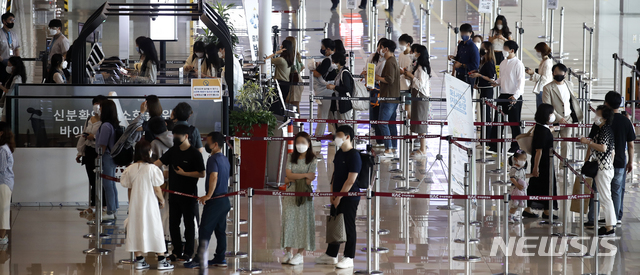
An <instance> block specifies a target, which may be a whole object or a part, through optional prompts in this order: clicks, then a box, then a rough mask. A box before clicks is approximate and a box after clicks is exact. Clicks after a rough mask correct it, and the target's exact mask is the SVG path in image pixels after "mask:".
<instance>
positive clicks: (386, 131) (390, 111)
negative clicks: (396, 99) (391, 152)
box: [378, 102, 398, 149]
mask: <svg viewBox="0 0 640 275" xmlns="http://www.w3.org/2000/svg"><path fill="white" fill-rule="evenodd" d="M397 109H398V103H387V102H381V103H380V114H379V115H378V120H388V121H395V120H396V110H397ZM378 127H380V132H381V134H382V135H383V136H397V135H398V128H397V127H396V125H388V124H378ZM397 147H398V140H395V139H394V140H388V139H385V140H384V148H385V149H395V148H397Z"/></svg>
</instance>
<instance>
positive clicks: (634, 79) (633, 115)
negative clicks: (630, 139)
mask: <svg viewBox="0 0 640 275" xmlns="http://www.w3.org/2000/svg"><path fill="white" fill-rule="evenodd" d="M637 77H638V75H637V74H636V66H632V67H631V87H629V90H630V91H631V100H632V101H633V103H631V123H636V104H637V103H636V99H637V98H636V92H638V91H636V85H638V83H637V81H638V80H637Z"/></svg>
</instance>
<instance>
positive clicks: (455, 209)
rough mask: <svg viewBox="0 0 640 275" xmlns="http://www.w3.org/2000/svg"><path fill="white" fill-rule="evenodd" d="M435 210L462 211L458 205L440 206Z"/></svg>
mask: <svg viewBox="0 0 640 275" xmlns="http://www.w3.org/2000/svg"><path fill="white" fill-rule="evenodd" d="M436 208H438V210H443V211H460V210H462V208H463V207H462V206H459V205H455V204H452V205H441V206H438V207H436Z"/></svg>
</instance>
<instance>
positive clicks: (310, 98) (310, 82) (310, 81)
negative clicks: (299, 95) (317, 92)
mask: <svg viewBox="0 0 640 275" xmlns="http://www.w3.org/2000/svg"><path fill="white" fill-rule="evenodd" d="M309 86H312V87H311V90H312V93H311V94H310V95H309V119H313V74H312V75H310V76H309ZM309 133H313V122H309Z"/></svg>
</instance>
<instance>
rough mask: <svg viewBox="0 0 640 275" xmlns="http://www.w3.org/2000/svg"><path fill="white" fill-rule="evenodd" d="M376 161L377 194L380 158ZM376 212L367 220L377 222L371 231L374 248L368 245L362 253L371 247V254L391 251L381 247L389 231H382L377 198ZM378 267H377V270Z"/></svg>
mask: <svg viewBox="0 0 640 275" xmlns="http://www.w3.org/2000/svg"><path fill="white" fill-rule="evenodd" d="M375 160H376V170H375V179H374V180H375V182H374V188H375V192H376V193H377V192H380V157H379V156H376V158H375ZM374 200H375V201H374V203H375V206H374V208H375V209H374V212H375V216H374V217H373V218H371V217H369V216H367V218H366V220H367V222H368V221H369V220H373V221H374V222H375V224H374V228H373V230H369V231H371V232H372V233H373V234H374V236H375V238H374V239H373V247H372V246H371V245H369V244H367V246H366V247H363V248H362V249H360V251H362V252H367V248H370V247H371V249H370V250H371V252H373V253H387V252H389V249H388V248H386V247H381V246H380V236H382V235H387V234H389V230H388V229H380V197H378V196H376V197H375V198H374ZM377 268H378V267H377V266H376V269H377Z"/></svg>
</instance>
